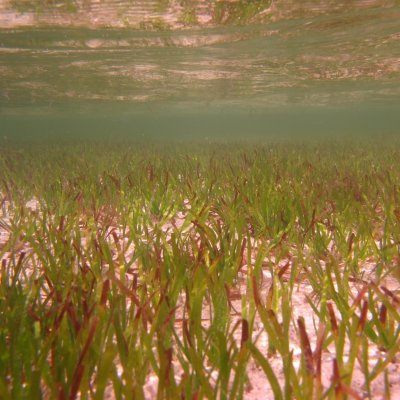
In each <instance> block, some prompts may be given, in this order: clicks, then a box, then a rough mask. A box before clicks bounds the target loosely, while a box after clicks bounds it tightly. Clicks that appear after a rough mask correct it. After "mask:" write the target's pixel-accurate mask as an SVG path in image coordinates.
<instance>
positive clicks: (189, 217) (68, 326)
mask: <svg viewBox="0 0 400 400" xmlns="http://www.w3.org/2000/svg"><path fill="white" fill-rule="evenodd" d="M399 157H400V143H398V142H396V141H391V142H390V143H389V142H386V141H381V142H378V141H374V140H364V141H363V142H358V141H356V140H354V141H352V140H347V141H345V140H342V141H332V142H324V143H321V142H300V141H298V142H295V141H292V142H290V143H283V142H278V141H275V142H273V141H270V142H267V141H266V142H264V143H244V142H241V143H233V142H224V141H211V142H210V141H201V140H200V139H199V140H197V141H193V142H189V141H181V142H178V141H169V142H167V141H165V142H164V141H162V140H157V141H154V140H144V139H121V140H118V139H114V140H113V141H111V140H110V141H107V140H105V139H104V140H103V139H102V140H97V141H89V140H88V141H84V140H81V141H78V140H77V141H74V140H71V141H68V140H65V141H64V142H58V143H56V142H51V141H48V142H43V143H41V142H40V141H36V142H31V143H28V142H25V143H22V142H21V143H14V144H13V143H8V144H7V143H4V144H3V145H2V147H1V148H0V259H1V282H0V316H1V321H2V322H1V324H0V354H1V356H0V397H1V398H2V399H11V398H13V399H40V398H57V399H74V398H78V397H79V398H81V399H87V398H93V399H103V398H105V397H106V396H110V398H116V399H122V398H135V399H144V398H157V399H166V398H168V399H174V398H181V399H214V398H215V399H216V398H218V399H240V398H249V399H250V398H257V393H258V398H273V397H274V398H276V399H292V398H295V399H305V398H310V399H311V398H312V399H323V398H326V399H345V398H353V399H360V398H376V396H379V398H386V399H389V398H390V396H391V394H392V396H395V394H396V393H398V392H397V391H398V390H399V382H398V379H397V377H398V369H399V358H398V354H399V346H400V338H399V335H400V294H399V287H400V285H399V279H400V270H399V268H400V265H399V261H400V258H399V245H400V241H399V240H400V221H399V220H400V203H399V196H400V167H399V163H398V159H399ZM260 390H261V391H260ZM257 391H258V392H257ZM260 393H261V394H260ZM260 396H264V397H260ZM393 398H394V397H393Z"/></svg>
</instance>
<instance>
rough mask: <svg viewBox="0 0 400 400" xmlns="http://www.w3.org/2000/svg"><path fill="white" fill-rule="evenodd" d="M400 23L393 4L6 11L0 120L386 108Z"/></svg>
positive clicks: (30, 4) (52, 6)
mask: <svg viewBox="0 0 400 400" xmlns="http://www.w3.org/2000/svg"><path fill="white" fill-rule="evenodd" d="M399 17H400V4H399V3H398V2H396V1H389V0H387V1H382V0H381V1H378V0H364V1H361V0H358V1H322V0H321V1H304V2H299V1H291V0H276V1H270V0H268V1H258V2H254V1H244V0H239V1H217V2H214V1H206V0H203V1H193V2H188V1H183V0H181V1H178V0H170V1H169V0H160V1H135V2H132V1H111V0H108V1H103V2H99V1H95V0H56V1H53V2H48V1H45V0H40V1H30V0H24V1H18V2H16V1H12V0H9V1H7V0H1V1H0V26H1V27H2V29H0V74H1V77H2V79H1V80H0V113H2V114H3V115H4V114H7V113H11V114H12V113H14V114H18V113H20V112H21V111H20V110H21V107H23V109H24V110H25V113H27V114H28V113H30V112H37V111H38V110H41V112H42V113H49V112H55V111H57V110H58V111H60V110H65V109H66V108H70V109H78V110H81V111H82V110H92V109H95V110H98V107H99V106H102V107H105V109H107V108H108V109H109V110H114V111H115V107H117V106H118V104H120V105H121V106H122V108H121V109H124V110H129V112H130V113H135V112H139V113H140V112H143V111H145V112H149V113H150V114H151V113H154V110H158V111H159V110H170V109H171V108H172V109H174V110H181V111H182V110H185V112H197V111H199V110H205V111H206V112H215V111H216V110H217V111H218V112H219V111H220V110H225V109H241V110H244V111H245V112H253V113H263V112H264V111H265V110H270V109H271V107H280V108H282V107H296V106H301V107H314V108H315V107H316V109H318V108H320V107H322V106H324V107H343V106H346V104H349V105H350V104H351V105H354V104H358V105H362V104H368V107H371V106H374V105H379V106H383V107H386V106H389V107H393V105H394V104H396V103H400V101H399V100H400V56H399V54H400V22H399V21H400V18H399ZM18 110H19V111H18Z"/></svg>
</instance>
